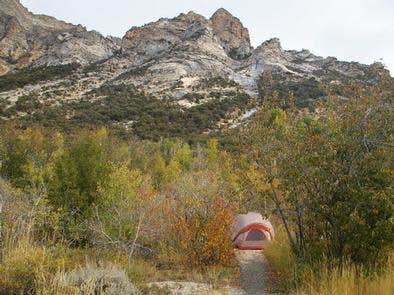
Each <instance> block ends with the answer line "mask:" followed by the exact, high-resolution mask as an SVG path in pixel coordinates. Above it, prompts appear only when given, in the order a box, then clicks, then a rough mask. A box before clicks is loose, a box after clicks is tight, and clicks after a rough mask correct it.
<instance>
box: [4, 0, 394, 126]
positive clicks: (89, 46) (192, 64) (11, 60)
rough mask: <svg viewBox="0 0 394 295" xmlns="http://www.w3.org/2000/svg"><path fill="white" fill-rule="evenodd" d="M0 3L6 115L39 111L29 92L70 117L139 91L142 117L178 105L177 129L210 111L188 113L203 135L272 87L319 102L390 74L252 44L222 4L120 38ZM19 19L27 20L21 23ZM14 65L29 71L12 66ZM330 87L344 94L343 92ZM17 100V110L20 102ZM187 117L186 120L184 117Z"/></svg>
mask: <svg viewBox="0 0 394 295" xmlns="http://www.w3.org/2000/svg"><path fill="white" fill-rule="evenodd" d="M0 3H8V6H3V5H2V6H1V8H0V24H5V25H3V26H1V25H0V45H1V44H3V45H4V44H5V45H6V46H5V47H3V48H7V49H6V50H0V67H1V66H3V68H7V69H8V71H11V74H8V75H4V76H3V77H1V76H0V101H1V106H2V110H1V112H0V115H1V117H2V118H3V119H4V120H9V119H10V118H11V119H12V118H18V117H25V116H26V115H28V117H29V116H30V117H37V116H38V117H40V116H41V117H42V116H44V115H43V112H44V111H43V108H41V109H35V108H31V107H28V108H27V107H26V106H25V105H26V103H27V101H29V99H26V98H30V99H32V100H34V101H36V102H37V105H41V106H43V105H44V106H45V110H46V111H48V110H50V111H51V112H52V110H51V109H54V108H55V109H57V110H58V106H59V104H61V105H62V106H63V110H58V111H57V112H58V113H59V116H60V117H61V118H67V120H68V119H73V118H74V117H75V113H76V112H77V111H76V110H75V108H74V107H72V108H71V109H70V106H72V105H73V106H75V105H84V106H87V105H86V104H87V103H88V104H89V107H91V106H93V105H95V103H96V102H97V101H101V100H106V99H107V101H108V98H109V97H110V100H111V103H114V100H115V101H116V99H117V97H119V96H122V95H123V98H125V97H127V99H126V100H123V101H122V99H123V98H122V99H121V97H119V101H122V103H123V104H125V105H122V106H121V107H120V106H119V108H120V109H121V108H126V109H127V108H128V105H127V104H132V105H133V104H134V102H135V100H136V101H138V103H139V104H140V103H143V101H144V100H143V99H142V97H143V96H144V97H146V101H147V102H148V101H150V102H152V108H153V109H152V110H150V111H149V112H150V113H149V114H148V115H147V119H146V120H149V118H151V119H152V120H153V121H154V119H155V116H159V115H158V114H157V112H155V111H154V107H153V105H155V106H156V107H158V108H163V109H166V108H168V110H170V109H171V110H172V111H173V112H175V113H176V115H174V116H172V117H171V118H172V119H174V118H176V119H174V120H178V121H177V123H176V124H174V126H178V127H179V126H181V123H180V122H182V120H190V118H192V117H193V116H195V114H194V112H200V111H203V110H204V111H206V112H208V113H209V114H210V115H209V116H211V117H207V118H204V120H208V121H209V122H210V123H209V124H208V125H209V127H208V125H207V124H205V123H204V124H202V123H201V122H200V121H201V118H197V117H198V116H197V117H196V118H195V119H193V120H195V122H197V123H196V124H197V125H198V126H200V127H201V128H200V127H198V128H197V129H198V130H199V132H209V131H210V130H212V129H215V128H220V127H221V126H223V125H226V126H231V124H232V123H231V122H233V121H234V120H237V118H243V117H245V114H250V113H253V110H254V109H255V108H257V107H258V106H261V105H263V104H265V103H266V102H265V97H267V96H275V95H276V94H275V93H279V94H280V95H281V97H282V98H283V99H282V100H287V99H288V98H290V97H291V96H292V95H293V96H294V97H295V99H296V104H297V105H298V106H300V107H307V106H308V105H310V104H311V103H313V102H314V101H316V100H320V99H324V97H325V96H326V94H325V93H324V91H325V88H327V87H334V86H335V87H336V88H340V87H339V86H340V85H345V84H347V83H359V84H362V85H364V86H368V85H373V84H374V83H376V82H377V81H378V80H379V79H381V78H382V77H387V76H388V77H390V75H389V72H388V71H387V70H386V69H385V68H384V66H383V65H382V64H380V63H375V64H372V65H363V64H360V63H357V62H343V61H338V60H337V59H336V58H335V57H327V58H323V57H320V56H317V55H314V54H312V53H311V52H310V51H308V50H305V49H304V50H301V51H295V50H284V49H283V48H282V46H281V43H280V40H279V39H278V38H272V39H270V40H267V41H264V42H263V43H262V44H261V45H259V46H257V47H256V48H253V47H252V45H251V43H250V36H249V31H248V29H247V28H245V27H244V26H243V24H242V22H241V21H240V20H239V19H238V18H236V17H234V16H233V15H232V14H231V13H229V12H228V11H227V10H225V9H224V8H220V9H218V10H217V11H216V12H215V13H214V14H213V15H212V16H211V17H210V18H206V17H204V16H202V15H199V14H197V13H194V12H192V11H191V12H188V13H186V14H185V13H181V14H180V15H178V16H176V17H174V18H161V19H159V20H157V21H155V22H150V23H148V24H145V25H144V26H141V27H135V26H134V27H132V28H130V30H128V31H127V32H126V33H125V35H124V37H123V38H122V39H114V38H112V37H103V36H102V35H100V34H99V33H97V32H94V31H87V30H86V29H85V28H83V27H82V26H80V25H78V26H75V25H72V24H67V23H64V22H62V21H57V20H56V19H54V18H51V17H45V16H37V15H34V14H32V13H30V12H28V10H27V9H25V8H24V7H23V6H22V5H21V4H20V2H19V1H16V0H0ZM4 7H6V9H5V8H4ZM13 10H16V11H13ZM24 19H27V20H28V21H27V22H26V24H24V26H22V25H21V24H20V23H21V22H22V21H23V20H24ZM7 46H8V47H7ZM66 64H71V65H73V66H69V67H65V66H64V65H66ZM74 65H75V66H74ZM48 66H49V68H46V67H48ZM26 67H27V68H26ZM37 67H38V68H37ZM18 68H25V69H24V70H22V71H20V72H18V71H16V72H15V70H16V69H18ZM29 71H30V72H29ZM18 73H19V74H18ZM54 73H55V74H54ZM37 74H38V75H37ZM18 75H23V79H21V77H20V76H18ZM33 76H34V77H35V78H32V77H33ZM2 85H3V86H2ZM338 85H339V86H338ZM127 91H129V92H130V93H127ZM336 93H338V94H341V93H340V91H339V90H336ZM114 94H116V95H117V96H114ZM151 99H154V100H158V101H157V102H156V101H152V100H151ZM19 101H21V102H20V103H18V102H19ZM133 101H134V102H133ZM159 101H161V102H159ZM103 103H104V102H103ZM19 104H21V105H22V106H23V107H19V109H18V108H17V106H18V105H19ZM281 104H282V105H286V103H283V102H281ZM95 107H100V106H97V105H96V106H95ZM108 107H110V106H108ZM26 108H27V109H28V110H29V112H30V113H29V112H26ZM78 108H79V107H78ZM208 108H210V109H209V111H208ZM138 109H139V107H138ZM140 111H141V110H140ZM142 111H144V110H142ZM78 112H81V110H80V109H78ZM92 112H95V110H94V109H92ZM44 113H45V112H44ZM185 114H190V116H191V117H190V118H184V117H183V116H185ZM101 115H103V116H102V119H100V120H103V122H104V123H106V120H109V121H111V122H115V123H116V124H120V125H122V126H126V127H127V128H129V129H133V126H134V125H135V124H138V120H141V118H140V117H141V116H139V115H138V114H137V113H135V112H131V113H130V114H123V115H122V116H120V117H119V116H115V117H113V116H109V118H108V110H103V114H101ZM101 115H100V116H101ZM160 116H162V117H161V119H160V120H162V122H161V123H160V124H167V123H165V122H167V121H169V124H170V123H171V120H172V119H171V118H168V117H166V116H164V115H163V114H160ZM41 117H40V118H41ZM104 118H106V119H104ZM62 120H63V119H62ZM199 122H200V123H199ZM130 126H131V127H130ZM178 127H177V128H178ZM179 128H182V127H179ZM197 129H196V130H197Z"/></svg>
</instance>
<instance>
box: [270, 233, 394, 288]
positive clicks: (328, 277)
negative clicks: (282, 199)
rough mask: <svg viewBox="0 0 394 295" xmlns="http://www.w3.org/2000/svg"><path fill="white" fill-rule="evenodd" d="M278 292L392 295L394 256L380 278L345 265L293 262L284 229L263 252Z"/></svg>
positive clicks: (325, 262)
mask: <svg viewBox="0 0 394 295" xmlns="http://www.w3.org/2000/svg"><path fill="white" fill-rule="evenodd" d="M264 254H265V256H266V258H267V260H268V262H269V265H270V267H271V270H272V272H273V274H274V276H275V277H276V278H277V284H276V285H277V288H278V291H281V292H286V293H290V294H300V295H301V294H302V295H370V294H373V295H391V294H393V290H394V253H393V254H392V255H391V256H390V259H389V260H388V263H387V266H386V268H385V269H382V270H381V271H380V272H379V274H373V275H366V274H365V272H363V271H362V270H361V269H360V268H356V267H355V266H354V265H352V264H350V263H347V264H345V265H344V266H342V267H332V263H327V260H326V259H322V260H321V262H320V263H319V265H310V264H307V263H303V262H302V261H301V262H298V263H297V262H296V259H295V257H294V256H293V254H292V253H291V248H290V245H289V243H288V241H287V237H286V234H285V233H284V231H283V229H281V228H279V229H278V231H277V235H276V239H275V241H273V242H272V243H271V244H269V245H267V246H266V248H265V249H264Z"/></svg>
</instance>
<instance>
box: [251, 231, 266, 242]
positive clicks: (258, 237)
mask: <svg viewBox="0 0 394 295" xmlns="http://www.w3.org/2000/svg"><path fill="white" fill-rule="evenodd" d="M265 239H266V236H265V234H264V233H263V232H262V231H261V230H257V229H254V230H251V231H250V232H249V233H248V235H247V236H246V241H263V240H265Z"/></svg>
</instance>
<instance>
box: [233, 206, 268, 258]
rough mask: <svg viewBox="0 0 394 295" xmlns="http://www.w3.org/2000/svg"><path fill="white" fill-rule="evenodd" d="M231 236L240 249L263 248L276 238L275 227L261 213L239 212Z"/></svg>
mask: <svg viewBox="0 0 394 295" xmlns="http://www.w3.org/2000/svg"><path fill="white" fill-rule="evenodd" d="M231 238H232V241H233V243H234V246H235V247H236V248H238V249H241V250H262V249H263V246H264V244H265V243H267V242H269V241H271V240H272V239H273V238H274V229H273V227H272V225H271V223H270V222H269V221H268V220H265V219H263V217H262V216H261V214H259V213H255V212H250V213H248V214H239V215H237V216H236V217H235V223H234V226H233V228H232V236H231Z"/></svg>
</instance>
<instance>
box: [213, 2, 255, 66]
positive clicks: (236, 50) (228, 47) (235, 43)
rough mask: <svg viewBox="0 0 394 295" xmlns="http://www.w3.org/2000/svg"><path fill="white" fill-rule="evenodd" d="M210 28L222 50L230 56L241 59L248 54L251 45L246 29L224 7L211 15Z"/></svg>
mask: <svg viewBox="0 0 394 295" xmlns="http://www.w3.org/2000/svg"><path fill="white" fill-rule="evenodd" d="M211 23H212V28H213V31H214V33H215V35H216V36H217V37H218V38H219V41H220V43H221V45H222V46H223V48H224V50H225V51H226V52H227V54H228V55H230V56H231V57H232V58H234V59H237V60H242V59H245V58H247V57H249V56H250V54H251V50H252V47H251V45H250V37H249V31H248V29H246V28H244V26H243V25H242V23H241V21H240V20H239V19H238V18H236V17H234V16H233V15H231V14H230V13H229V12H228V11H227V10H225V9H224V8H220V9H219V10H217V11H216V12H215V13H214V14H213V15H212V17H211Z"/></svg>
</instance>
